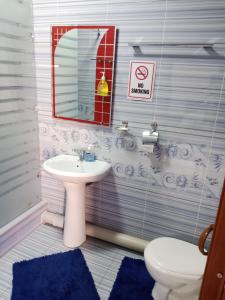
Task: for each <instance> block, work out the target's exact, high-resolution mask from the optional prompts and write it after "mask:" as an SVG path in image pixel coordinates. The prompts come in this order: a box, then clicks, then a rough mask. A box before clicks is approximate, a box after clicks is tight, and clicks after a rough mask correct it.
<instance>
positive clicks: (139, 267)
mask: <svg viewBox="0 0 225 300" xmlns="http://www.w3.org/2000/svg"><path fill="white" fill-rule="evenodd" d="M154 284H155V281H154V280H153V279H152V278H151V276H150V274H149V273H148V271H147V269H146V267H145V263H144V261H143V260H141V259H133V258H129V257H125V258H124V259H123V261H122V263H121V266H120V269H119V272H118V274H117V277H116V281H115V282H114V285H113V288H112V291H111V293H110V296H109V300H153V298H152V296H151V293H152V289H153V286H154Z"/></svg>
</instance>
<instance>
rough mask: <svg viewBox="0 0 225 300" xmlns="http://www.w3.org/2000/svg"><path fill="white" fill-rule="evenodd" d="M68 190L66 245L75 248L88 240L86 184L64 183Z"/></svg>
mask: <svg viewBox="0 0 225 300" xmlns="http://www.w3.org/2000/svg"><path fill="white" fill-rule="evenodd" d="M64 186H65V188H66V212H65V223H64V237H63V239H64V244H65V245H66V246H67V247H70V248H75V247H78V246H80V245H81V244H82V243H83V242H85V240H86V224H85V183H69V182H64Z"/></svg>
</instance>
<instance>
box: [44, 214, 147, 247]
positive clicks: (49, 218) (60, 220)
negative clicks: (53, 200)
mask: <svg viewBox="0 0 225 300" xmlns="http://www.w3.org/2000/svg"><path fill="white" fill-rule="evenodd" d="M41 223H42V224H50V225H52V226H55V227H59V228H63V224H64V216H63V215H60V214H56V213H51V212H48V211H45V212H43V213H42V215H41ZM86 231H87V235H88V236H91V237H94V238H97V239H100V240H103V241H106V242H110V243H113V244H116V245H119V246H122V247H125V248H128V249H131V250H135V251H137V252H141V253H143V252H144V249H145V247H146V245H147V244H148V243H149V241H146V240H143V239H140V238H137V237H134V236H130V235H127V234H124V233H120V232H116V231H112V230H109V229H106V228H103V227H100V226H96V225H94V224H91V223H86Z"/></svg>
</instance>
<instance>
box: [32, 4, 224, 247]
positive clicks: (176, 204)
mask: <svg viewBox="0 0 225 300" xmlns="http://www.w3.org/2000/svg"><path fill="white" fill-rule="evenodd" d="M33 2H34V5H33V9H34V25H35V49H36V64H37V86H38V107H39V126H40V151H41V161H42V162H43V161H44V160H45V159H47V158H49V157H52V156H54V155H56V154H60V153H71V150H72V148H79V147H87V146H88V144H94V145H95V146H96V154H97V157H98V158H99V159H104V160H107V161H109V162H111V163H112V172H111V173H110V175H109V176H108V177H107V178H106V179H105V180H104V181H103V182H101V183H96V184H92V185H90V186H88V189H87V205H86V212H87V213H86V215H87V220H88V221H90V222H93V223H95V224H98V225H101V226H105V227H107V228H111V229H114V230H118V231H122V232H125V233H128V234H132V235H135V236H140V237H143V238H145V239H151V238H154V237H157V236H163V235H168V236H173V237H178V238H181V239H184V240H187V241H191V242H196V238H197V236H198V235H199V233H200V232H201V230H202V229H203V228H204V227H205V226H206V225H208V224H209V223H211V222H213V221H214V218H215V214H216V209H217V206H218V201H219V196H220V192H221V187H222V181H223V177H224V174H225V89H224V74H225V73H224V71H225V38H224V26H225V17H224V16H225V3H224V1H223V0H215V1H213V7H212V3H211V2H210V1H208V0H205V1H200V0H197V1H196V0H195V1H194V0H191V1H189V2H188V3H187V2H186V1H174V0H171V1H167V0H163V1H150V2H149V1H145V0H144V1H141V2H140V1H136V0H132V1H130V2H129V5H128V4H127V3H126V1H120V0H119V1H106V2H105V3H103V2H98V1H92V2H90V1H89V2H86V1H72V2H68V1H66V0H59V1H57V4H56V3H55V2H54V1H50V0H47V1H42V0H34V1H33ZM96 20H98V23H99V24H115V25H116V27H117V29H118V33H119V34H118V40H117V57H116V69H115V85H114V99H113V112H112V127H111V128H104V127H102V126H99V127H97V126H90V125H85V124H78V123H73V122H63V121H55V120H53V119H52V117H51V47H50V26H51V25H53V24H55V25H59V24H61V25H66V24H75V23H76V24H81V25H82V24H85V25H87V24H96ZM74 22H75V23H74ZM130 42H137V43H138V42H149V43H151V42H153V43H154V42H158V43H169V42H178V43H179V42H180V43H190V44H192V43H211V42H212V43H213V42H215V46H214V47H213V51H210V53H209V52H207V51H205V49H204V48H201V47H168V46H166V45H164V46H159V47H151V46H141V47H140V50H141V51H139V53H137V52H135V49H133V48H132V47H130V46H129V45H128V43H130ZM216 43H218V44H216ZM219 43H220V44H219ZM134 59H138V60H154V61H156V82H155V91H154V97H153V101H152V102H141V101H131V100H128V99H127V96H126V95H127V84H128V70H129V63H130V60H134ZM122 120H128V121H129V127H130V131H129V133H127V134H126V133H125V134H124V133H119V132H118V131H117V130H116V129H115V128H116V126H118V125H119V124H120V123H121V121H122ZM152 121H157V122H158V124H159V131H160V145H159V147H157V148H156V149H155V151H154V153H153V154H149V153H148V152H146V151H145V149H144V148H143V147H142V143H141V134H142V131H143V130H144V129H148V128H149V126H150V125H149V124H150V123H151V122H152ZM42 197H43V199H44V200H47V201H48V203H49V210H50V211H53V212H58V213H64V201H65V193H64V189H63V186H62V184H61V183H60V182H57V181H55V180H54V179H53V178H51V177H49V176H48V175H47V174H45V173H44V172H43V173H42Z"/></svg>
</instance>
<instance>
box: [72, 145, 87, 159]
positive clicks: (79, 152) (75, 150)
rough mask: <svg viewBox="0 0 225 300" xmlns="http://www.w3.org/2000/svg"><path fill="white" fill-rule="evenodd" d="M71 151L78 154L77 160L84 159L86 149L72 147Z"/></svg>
mask: <svg viewBox="0 0 225 300" xmlns="http://www.w3.org/2000/svg"><path fill="white" fill-rule="evenodd" d="M72 152H74V153H75V154H77V155H78V156H79V160H84V155H85V152H86V150H85V149H75V148H73V149H72Z"/></svg>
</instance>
